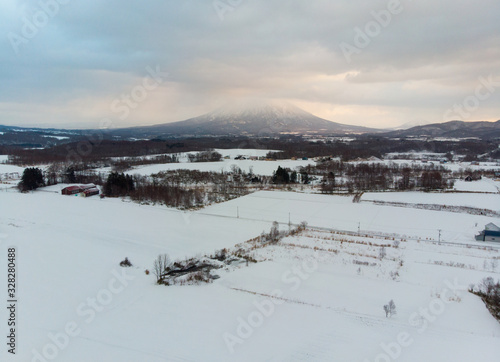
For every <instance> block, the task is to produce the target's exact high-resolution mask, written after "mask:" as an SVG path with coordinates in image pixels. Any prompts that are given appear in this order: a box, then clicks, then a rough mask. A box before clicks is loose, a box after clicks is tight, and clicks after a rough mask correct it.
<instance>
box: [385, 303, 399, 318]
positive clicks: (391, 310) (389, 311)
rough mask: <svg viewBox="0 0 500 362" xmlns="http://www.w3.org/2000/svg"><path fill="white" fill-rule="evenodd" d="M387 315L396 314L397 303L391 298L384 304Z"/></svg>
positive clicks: (387, 316)
mask: <svg viewBox="0 0 500 362" xmlns="http://www.w3.org/2000/svg"><path fill="white" fill-rule="evenodd" d="M384 312H385V317H386V318H389V317H392V316H393V315H395V314H396V304H394V301H393V300H392V299H391V300H390V301H389V303H388V304H386V305H384Z"/></svg>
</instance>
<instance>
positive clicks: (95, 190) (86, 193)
mask: <svg viewBox="0 0 500 362" xmlns="http://www.w3.org/2000/svg"><path fill="white" fill-rule="evenodd" d="M80 195H82V196H83V197H89V196H94V195H99V189H98V188H97V187H93V188H90V189H87V190H84V191H83V192H82V193H81V194H80Z"/></svg>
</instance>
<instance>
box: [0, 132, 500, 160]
mask: <svg viewBox="0 0 500 362" xmlns="http://www.w3.org/2000/svg"><path fill="white" fill-rule="evenodd" d="M103 137H104V135H94V136H92V137H90V136H85V135H82V136H81V140H79V141H77V142H72V143H67V144H64V145H56V146H54V147H50V148H45V149H40V150H37V149H23V148H21V147H19V148H12V147H11V148H10V149H9V155H10V157H9V162H10V163H13V164H17V165H25V164H48V163H52V162H68V159H70V161H71V162H85V163H95V162H103V160H108V161H109V158H110V157H138V156H146V155H155V154H156V155H157V154H163V153H178V152H187V151H204V150H207V149H214V148H221V149H229V148H241V149H245V148H247V149H268V150H282V152H270V153H268V155H267V157H268V158H273V159H289V158H291V157H326V156H331V155H338V156H340V157H341V158H342V160H343V161H349V160H354V159H356V158H368V157H371V156H375V157H382V155H384V154H387V153H390V152H398V153H404V152H419V151H427V152H434V153H443V154H446V153H448V154H450V153H452V152H454V153H455V154H462V155H466V157H467V158H466V160H469V161H472V160H475V159H477V155H490V157H495V156H496V157H497V158H498V154H499V152H500V151H498V147H497V144H496V143H495V142H491V141H483V140H467V141H439V142H437V141H424V140H405V142H401V141H400V140H396V139H390V138H384V137H377V136H357V137H355V138H354V139H353V140H350V141H349V142H344V141H342V140H334V139H332V140H326V141H324V142H322V141H314V142H312V141H308V140H307V139H304V138H303V137H301V136H292V135H286V136H285V135H284V136H281V137H278V138H259V139H256V138H249V137H205V138H184V139H175V140H161V139H154V140H148V141H145V140H141V141H116V140H105V139H102V138H103Z"/></svg>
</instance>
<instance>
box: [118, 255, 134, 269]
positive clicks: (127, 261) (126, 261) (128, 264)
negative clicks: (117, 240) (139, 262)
mask: <svg viewBox="0 0 500 362" xmlns="http://www.w3.org/2000/svg"><path fill="white" fill-rule="evenodd" d="M120 266H122V267H125V268H128V267H131V266H132V263H131V262H130V260H128V258H127V257H125V260H122V261H121V262H120Z"/></svg>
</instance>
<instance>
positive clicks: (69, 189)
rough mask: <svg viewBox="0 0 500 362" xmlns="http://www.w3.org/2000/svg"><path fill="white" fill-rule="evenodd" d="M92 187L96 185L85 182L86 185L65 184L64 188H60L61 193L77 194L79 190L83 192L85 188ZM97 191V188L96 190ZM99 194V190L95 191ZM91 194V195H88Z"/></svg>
mask: <svg viewBox="0 0 500 362" xmlns="http://www.w3.org/2000/svg"><path fill="white" fill-rule="evenodd" d="M92 189H96V190H97V188H96V186H95V185H94V184H86V185H71V186H67V187H65V188H63V189H62V190H61V194H62V195H76V194H79V193H81V192H85V191H86V190H92ZM97 191H99V190H97ZM97 194H99V192H98V193H97ZM97 194H93V195H97ZM90 196H92V195H90Z"/></svg>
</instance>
